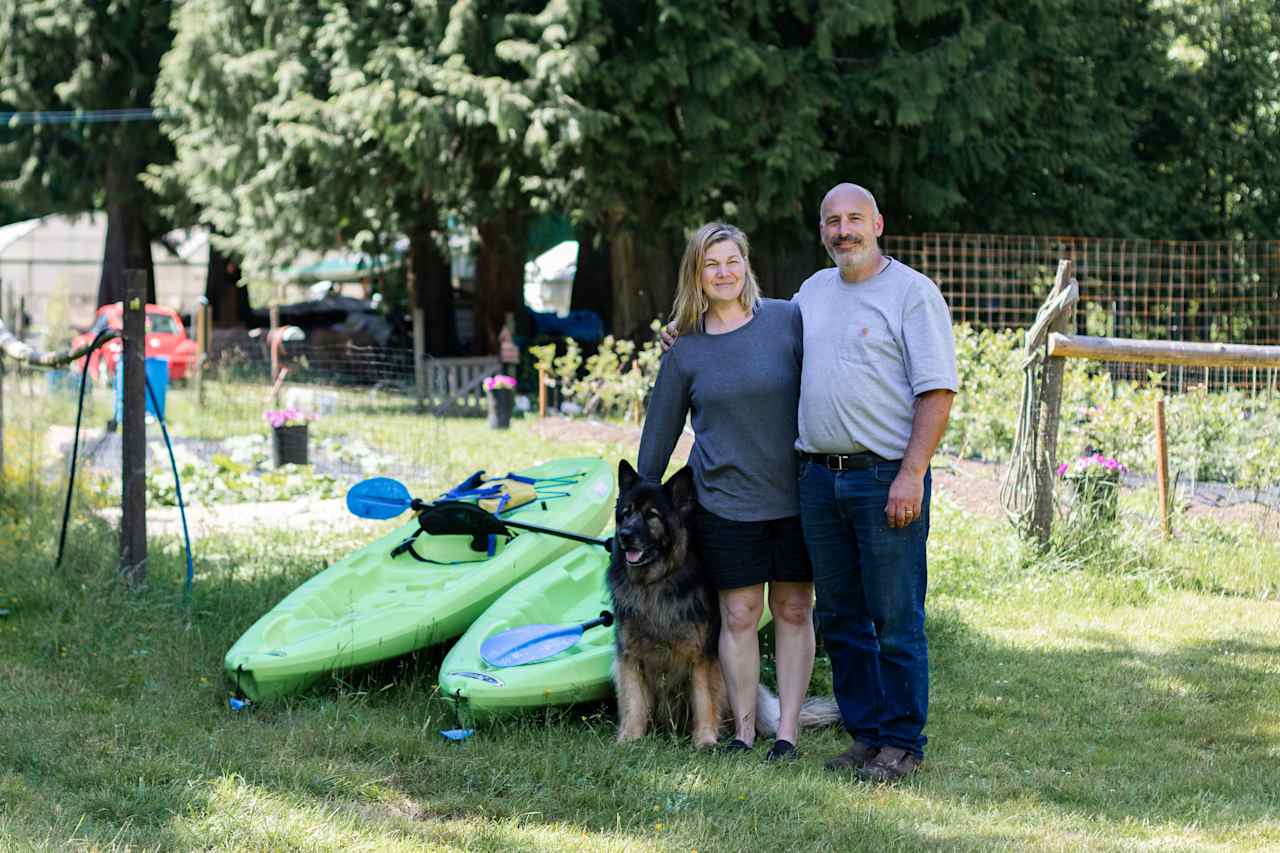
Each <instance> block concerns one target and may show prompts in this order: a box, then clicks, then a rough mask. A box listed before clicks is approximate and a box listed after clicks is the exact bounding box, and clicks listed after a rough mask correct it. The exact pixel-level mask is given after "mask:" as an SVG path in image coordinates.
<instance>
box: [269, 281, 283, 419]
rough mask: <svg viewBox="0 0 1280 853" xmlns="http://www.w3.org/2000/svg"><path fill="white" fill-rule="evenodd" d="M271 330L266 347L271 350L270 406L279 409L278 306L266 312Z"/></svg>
mask: <svg viewBox="0 0 1280 853" xmlns="http://www.w3.org/2000/svg"><path fill="white" fill-rule="evenodd" d="M267 317H268V318H269V320H268V322H269V323H270V325H271V328H270V329H269V330H268V331H267V346H268V348H269V349H270V350H271V405H272V407H273V408H277V409H278V408H280V332H279V329H280V306H279V305H272V306H271V308H270V309H269V310H268V311H267Z"/></svg>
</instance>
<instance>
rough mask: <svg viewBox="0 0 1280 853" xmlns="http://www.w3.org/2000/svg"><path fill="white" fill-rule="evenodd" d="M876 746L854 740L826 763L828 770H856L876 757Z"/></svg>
mask: <svg viewBox="0 0 1280 853" xmlns="http://www.w3.org/2000/svg"><path fill="white" fill-rule="evenodd" d="M876 751H877V750H876V748H875V747H874V746H867V745H866V744H865V743H863V742H862V741H860V740H855V741H854V742H853V743H852V744H850V745H849V748H848V749H846V750H845V751H844V752H842V753H840V754H839V755H837V756H836V757H835V758H833V759H831V760H830V761H828V762H827V763H826V765H825V766H826V768H827V769H828V770H857V769H859V768H860V767H862V766H863V765H864V764H866V763H867V762H868V761H870V760H871V759H873V758H875V757H876Z"/></svg>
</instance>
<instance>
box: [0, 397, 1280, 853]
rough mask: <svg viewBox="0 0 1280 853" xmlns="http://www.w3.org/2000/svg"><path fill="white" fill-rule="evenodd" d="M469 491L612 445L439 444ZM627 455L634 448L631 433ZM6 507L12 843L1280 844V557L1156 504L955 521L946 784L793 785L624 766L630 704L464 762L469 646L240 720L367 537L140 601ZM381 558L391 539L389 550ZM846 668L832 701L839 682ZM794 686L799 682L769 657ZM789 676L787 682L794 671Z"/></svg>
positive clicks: (30, 507) (246, 549)
mask: <svg viewBox="0 0 1280 853" xmlns="http://www.w3.org/2000/svg"><path fill="white" fill-rule="evenodd" d="M438 430H439V435H440V436H441V438H442V439H444V440H446V441H447V442H448V446H449V450H448V459H447V463H448V464H447V465H446V466H445V467H446V468H447V469H448V470H447V472H446V474H442V477H445V478H446V479H447V477H451V476H453V474H454V473H457V472H461V473H462V474H466V473H469V472H470V471H472V470H475V469H476V468H485V467H487V468H491V469H497V468H499V467H502V468H504V469H505V468H506V467H510V468H515V467H520V466H521V465H523V464H526V463H528V462H531V461H535V460H537V459H543V458H548V457H552V456H560V455H578V454H583V453H590V454H594V455H601V456H604V457H606V458H616V457H617V456H619V455H620V454H628V455H631V456H634V447H633V446H631V445H628V444H627V443H626V442H624V441H619V440H617V438H616V435H614V437H613V438H611V440H609V441H601V440H594V439H592V438H591V437H590V435H589V434H583V435H580V436H579V437H578V438H577V439H575V440H573V441H572V442H558V441H555V440H553V439H551V438H549V437H545V436H539V435H538V434H537V433H536V427H535V424H534V423H533V422H531V421H524V422H517V423H516V426H515V428H513V430H512V431H511V433H510V436H509V437H506V438H504V440H503V445H504V448H503V450H502V454H503V456H502V458H501V460H499V462H500V463H501V464H498V462H495V461H494V453H495V451H494V447H493V435H494V434H493V433H491V432H489V431H488V430H486V429H485V428H484V426H483V424H482V423H480V422H475V421H448V422H444V423H443V424H442V425H440V426H439V427H438ZM611 435H613V433H611ZM10 460H11V464H12V467H11V469H10V480H9V483H10V486H11V487H10V488H9V490H8V492H7V494H8V497H7V498H6V497H3V496H0V565H3V566H4V567H5V569H4V571H3V573H0V607H7V608H9V609H10V610H11V611H12V612H11V614H10V615H9V616H7V617H0V849H3V850H29V849H39V850H46V849H48V850H64V849H72V850H126V849H129V850H153V849H154V850H186V849H211V850H224V849H225V850H273V851H274V850H299V851H307V853H315V851H323V850H406V851H407V850H414V851H418V850H512V849H519V850H548V851H550V850H556V851H559V850H582V851H597V850H637V851H640V850H644V851H647V850H672V851H689V850H698V851H717V850H793V849H794V850H832V851H845V850H862V849H865V850H883V849H888V850H919V849H947V850H953V849H960V850H966V849H981V850H987V849H1011V850H1026V849H1034V850H1072V851H1074V850H1148V849H1160V850H1206V849H1227V850H1258V849H1265V848H1274V849H1280V543H1278V542H1277V541H1275V540H1274V539H1272V538H1269V537H1267V536H1262V535H1260V534H1259V533H1258V529H1257V527H1256V526H1247V525H1244V524H1235V525H1231V524H1224V523H1219V522H1215V521H1212V520H1208V519H1190V518H1183V519H1179V523H1178V526H1177V530H1178V536H1177V537H1176V539H1175V540H1174V541H1173V542H1170V543H1165V542H1162V541H1161V540H1160V539H1159V537H1158V535H1157V532H1156V531H1155V530H1154V529H1153V528H1152V527H1151V525H1150V524H1149V522H1148V521H1147V520H1146V519H1147V517H1148V516H1147V515H1146V514H1145V513H1146V511H1147V509H1148V508H1149V507H1150V506H1151V503H1152V499H1151V496H1150V495H1149V494H1145V493H1126V494H1125V495H1123V496H1122V502H1121V521H1120V522H1119V523H1118V525H1117V526H1116V527H1115V528H1114V529H1112V530H1110V531H1103V532H1101V533H1099V532H1098V531H1094V533H1093V535H1091V536H1089V537H1078V538H1074V539H1073V533H1072V532H1071V531H1064V532H1063V535H1062V536H1061V538H1060V540H1059V542H1058V544H1057V548H1056V549H1055V551H1054V552H1053V553H1052V554H1050V555H1048V556H1046V557H1040V556H1038V555H1035V554H1033V553H1031V552H1029V551H1028V550H1026V549H1025V548H1024V547H1023V546H1022V545H1021V544H1020V543H1019V542H1018V540H1017V538H1016V536H1014V535H1013V533H1012V532H1011V530H1010V529H1009V528H1008V525H1007V524H1006V523H1005V522H1004V521H1003V520H1002V519H1000V518H997V517H994V516H993V515H987V514H981V513H975V512H967V511H965V510H962V509H961V508H960V506H959V504H958V503H957V501H955V500H953V499H952V498H951V497H950V496H948V495H947V494H946V493H945V492H944V493H942V494H939V495H938V496H937V497H936V498H935V513H934V528H933V533H932V536H931V542H930V545H931V552H930V553H931V564H930V581H931V585H930V595H929V618H928V630H929V637H930V655H931V660H932V665H933V682H932V702H931V706H930V722H929V727H928V730H927V733H928V735H929V737H930V743H929V746H928V750H927V756H926V764H925V766H924V768H923V769H922V771H921V772H920V773H919V774H918V775H917V777H916V778H914V779H912V780H910V781H909V782H907V783H905V784H902V785H900V786H898V787H889V788H882V787H872V786H866V785H861V784H858V783H856V782H853V781H851V780H850V779H848V778H843V777H840V776H836V775H833V774H830V773H828V772H826V771H824V770H823V768H822V762H823V761H824V760H825V759H826V758H828V757H830V756H831V755H833V754H834V753H836V752H838V751H839V750H841V749H843V748H844V746H845V745H846V743H847V738H846V737H845V736H844V735H842V734H840V733H838V732H836V731H831V730H828V731H819V732H810V733H806V735H805V736H804V737H803V738H802V742H801V744H800V746H801V750H802V758H801V760H800V761H799V762H797V763H796V764H794V765H790V766H780V767H775V766H766V765H765V764H764V763H763V748H760V749H757V751H756V753H755V754H754V755H751V756H748V757H733V758H730V757H724V756H714V755H698V754H694V753H693V752H692V750H691V749H690V747H689V744H688V742H687V740H682V739H680V738H678V737H673V736H670V735H665V734H664V735H655V736H653V737H650V738H647V739H645V740H644V741H642V742H641V743H639V744H638V745H632V746H628V747H625V748H619V747H617V746H615V745H614V744H613V735H614V731H615V718H614V714H613V709H612V708H610V707H608V706H591V707H582V708H573V709H566V710H559V711H549V712H546V713H540V714H534V715H532V716H530V717H527V718H523V719H519V720H513V721H510V722H505V723H500V724H497V725H494V726H491V727H488V728H484V729H482V730H481V731H480V732H479V734H478V735H477V736H476V737H474V738H473V739H471V740H470V741H467V742H465V743H461V744H457V743H450V742H447V741H445V740H444V739H443V738H442V737H441V736H440V734H439V732H440V730H441V729H446V728H450V727H452V726H453V725H454V724H455V720H454V717H453V711H452V709H451V706H450V705H449V703H447V702H446V701H444V700H442V699H441V698H440V697H438V696H437V695H436V694H435V690H434V684H435V675H436V669H437V667H438V665H439V662H440V660H441V658H442V656H443V652H442V650H440V649H433V650H428V651H424V652H421V653H419V654H418V655H415V656H412V657H410V658H406V659H401V660H398V661H393V662H390V663H387V664H385V665H382V666H379V667H377V668H375V669H373V670H371V671H366V672H363V673H359V674H357V675H356V676H354V677H353V678H351V679H349V680H347V681H345V682H337V681H331V682H329V683H327V684H326V685H325V686H324V687H323V688H321V689H318V690H316V691H314V692H312V693H309V694H307V695H305V696H301V697H297V698H294V699H290V700H288V701H285V702H282V703H279V704H277V705H271V706H264V707H259V708H256V709H253V710H251V711H249V712H241V713H232V712H230V711H229V710H228V708H227V705H226V697H227V685H226V684H225V682H224V681H223V677H222V657H223V655H224V654H225V652H226V650H227V649H228V648H229V647H230V646H231V644H232V643H233V642H234V641H235V639H236V638H237V637H238V636H239V635H240V634H241V633H242V632H243V631H244V630H245V628H247V627H248V626H249V625H250V624H251V623H252V622H253V621H254V620H255V619H256V618H257V617H258V616H259V615H261V614H262V613H263V612H264V611H265V610H267V609H268V608H269V607H271V606H272V605H273V604H274V603H275V602H276V601H278V600H279V599H280V598H281V597H282V596H283V595H284V594H285V593H287V592H288V591H290V590H291V589H293V588H294V587H295V586H297V585H298V584H299V583H300V582H301V581H302V580H304V579H305V578H307V577H309V576H310V575H311V574H313V573H315V572H316V571H317V570H319V569H320V568H322V567H323V566H324V565H325V564H326V563H327V562H328V561H329V559H330V558H331V557H332V556H334V555H336V554H340V553H343V552H345V551H346V550H349V549H350V548H352V547H354V545H355V544H357V543H356V542H355V541H353V536H354V534H353V533H352V532H348V531H344V530H341V529H335V530H328V531H318V532H312V533H306V534H301V533H294V532H287V533H286V532H274V531H273V532H271V533H269V534H267V533H264V532H262V531H258V532H254V533H248V532H247V533H245V534H244V535H240V536H235V537H226V536H218V537H209V538H205V539H201V540H199V541H198V542H197V549H196V562H197V578H196V584H195V593H194V596H193V599H192V600H191V602H190V603H189V604H185V603H183V601H182V599H181V587H182V577H183V575H184V572H185V563H184V559H183V556H182V553H181V551H180V548H179V545H178V542H177V540H175V539H171V538H170V539H155V540H153V544H152V557H151V566H150V584H149V586H148V587H147V588H146V589H145V590H142V591H141V592H136V593H131V592H127V591H125V590H123V589H121V586H120V584H119V583H118V582H117V581H116V579H115V577H114V574H113V571H114V559H113V558H114V554H115V550H116V543H115V536H114V533H113V531H112V530H111V529H110V528H109V526H108V525H106V524H105V523H103V522H100V521H96V520H94V519H93V518H92V517H87V516H83V515H82V517H81V518H80V519H79V520H78V522H77V524H76V526H74V527H73V529H72V532H71V535H70V537H69V542H68V554H67V557H66V559H65V560H64V566H63V568H61V569H55V568H54V566H53V554H54V551H55V548H56V544H57V521H58V519H59V517H60V511H61V502H60V495H59V494H58V492H57V489H56V488H55V489H53V490H52V491H51V492H48V493H44V492H41V491H39V490H37V489H33V488H31V487H30V486H29V485H28V484H26V483H21V485H20V486H19V487H17V488H13V487H12V485H13V483H14V482H15V478H17V477H18V476H19V474H20V473H21V472H24V471H26V470H28V469H29V466H26V465H24V464H22V462H21V460H17V459H15V458H13V454H12V453H11V454H10ZM366 535H367V534H366ZM824 663H825V662H824V661H821V660H820V661H819V667H818V672H817V674H816V675H815V679H814V691H815V692H820V691H824V690H827V689H829V686H830V681H829V679H830V676H829V668H828V667H826V666H824V665H823V664H824ZM766 664H767V662H766ZM767 669H768V666H767V665H766V671H767Z"/></svg>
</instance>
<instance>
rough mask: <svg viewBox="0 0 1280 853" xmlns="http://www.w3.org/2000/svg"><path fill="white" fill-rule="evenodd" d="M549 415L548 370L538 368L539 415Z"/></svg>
mask: <svg viewBox="0 0 1280 853" xmlns="http://www.w3.org/2000/svg"><path fill="white" fill-rule="evenodd" d="M546 416H547V371H545V370H544V369H542V368H541V367H539V368H538V417H540V418H545V417H546Z"/></svg>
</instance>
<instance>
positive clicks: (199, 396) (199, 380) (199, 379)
mask: <svg viewBox="0 0 1280 853" xmlns="http://www.w3.org/2000/svg"><path fill="white" fill-rule="evenodd" d="M210 313H212V312H211V311H210V309H209V300H208V299H205V298H204V297H201V298H200V300H199V301H198V302H197V303H196V313H195V317H194V318H193V322H192V325H194V326H195V333H196V363H195V365H194V367H195V369H196V405H198V406H199V407H200V408H201V409H203V408H204V368H205V365H206V364H207V363H208V361H209V315H210Z"/></svg>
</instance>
